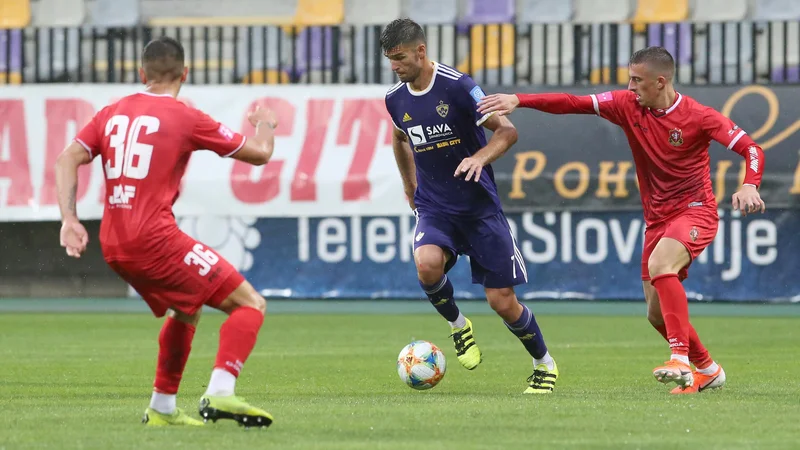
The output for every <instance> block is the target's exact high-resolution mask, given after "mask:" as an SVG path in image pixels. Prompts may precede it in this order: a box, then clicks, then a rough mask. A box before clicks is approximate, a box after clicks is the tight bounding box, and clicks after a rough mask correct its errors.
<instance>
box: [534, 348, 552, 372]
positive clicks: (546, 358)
mask: <svg viewBox="0 0 800 450" xmlns="http://www.w3.org/2000/svg"><path fill="white" fill-rule="evenodd" d="M539 364H544V365H545V366H547V370H553V369H554V368H555V367H556V362H555V361H554V360H553V357H552V356H550V352H547V353H545V354H544V356H542V357H541V358H540V359H537V358H533V367H534V368H535V367H536V366H538V365H539Z"/></svg>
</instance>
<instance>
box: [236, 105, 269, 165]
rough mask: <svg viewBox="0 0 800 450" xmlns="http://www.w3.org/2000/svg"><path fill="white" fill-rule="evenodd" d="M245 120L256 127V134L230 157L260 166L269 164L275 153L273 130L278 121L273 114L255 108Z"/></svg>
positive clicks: (266, 110)
mask: <svg viewBox="0 0 800 450" xmlns="http://www.w3.org/2000/svg"><path fill="white" fill-rule="evenodd" d="M247 119H248V120H249V121H250V123H251V124H253V126H254V127H256V134H255V136H253V137H251V138H250V139H247V140H246V141H245V143H244V145H243V146H242V149H241V150H239V151H238V152H236V153H234V154H233V155H232V156H231V157H232V158H234V159H238V160H239V161H243V162H246V163H249V164H253V165H255V166H261V165H264V164H266V163H268V162H269V160H270V159H271V158H272V153H273V152H274V151H275V128H276V127H277V126H278V120H277V118H276V117H275V113H273V112H272V111H271V110H268V109H264V108H256V110H255V111H253V112H251V113H249V114H248V115H247Z"/></svg>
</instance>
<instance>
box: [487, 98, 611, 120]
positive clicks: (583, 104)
mask: <svg viewBox="0 0 800 450" xmlns="http://www.w3.org/2000/svg"><path fill="white" fill-rule="evenodd" d="M595 102H596V101H595V100H593V98H592V96H591V95H583V96H576V95H572V94H491V95H487V96H485V97H483V98H482V99H481V100H480V101H479V102H478V112H479V113H481V114H488V113H492V112H494V113H496V114H497V115H500V116H504V115H507V114H511V113H512V112H513V111H514V110H515V109H517V107H523V108H532V109H538V110H539V111H543V112H546V113H550V114H596V113H597V109H596V107H595Z"/></svg>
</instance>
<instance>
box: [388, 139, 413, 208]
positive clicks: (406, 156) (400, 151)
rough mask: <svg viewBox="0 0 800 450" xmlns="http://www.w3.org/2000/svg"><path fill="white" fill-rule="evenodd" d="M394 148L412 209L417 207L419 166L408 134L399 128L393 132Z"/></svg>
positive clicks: (404, 188)
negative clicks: (415, 160) (409, 142)
mask: <svg viewBox="0 0 800 450" xmlns="http://www.w3.org/2000/svg"><path fill="white" fill-rule="evenodd" d="M392 150H394V159H395V161H396V162H397V168H398V169H399V170H400V178H402V180H403V190H404V191H405V193H406V197H408V204H409V206H411V209H416V205H414V192H416V190H417V167H416V165H415V164H414V154H413V153H412V151H411V146H410V145H408V136H406V134H405V133H404V132H403V130H400V129H398V128H395V129H394V133H392Z"/></svg>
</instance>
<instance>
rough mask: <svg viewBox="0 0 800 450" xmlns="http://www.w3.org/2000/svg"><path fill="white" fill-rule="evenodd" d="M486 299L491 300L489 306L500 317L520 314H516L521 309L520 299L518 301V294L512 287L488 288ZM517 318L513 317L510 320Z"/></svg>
mask: <svg viewBox="0 0 800 450" xmlns="http://www.w3.org/2000/svg"><path fill="white" fill-rule="evenodd" d="M486 300H488V301H489V306H490V307H491V308H492V309H493V310H494V312H496V313H497V315H498V316H500V317H503V318H506V317H512V316H518V315H519V314H516V313H517V312H518V311H519V309H520V305H519V301H517V296H516V294H514V289H512V288H502V289H487V290H486ZM516 318H517V317H513V318H512V319H510V320H512V321H513V320H516Z"/></svg>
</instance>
